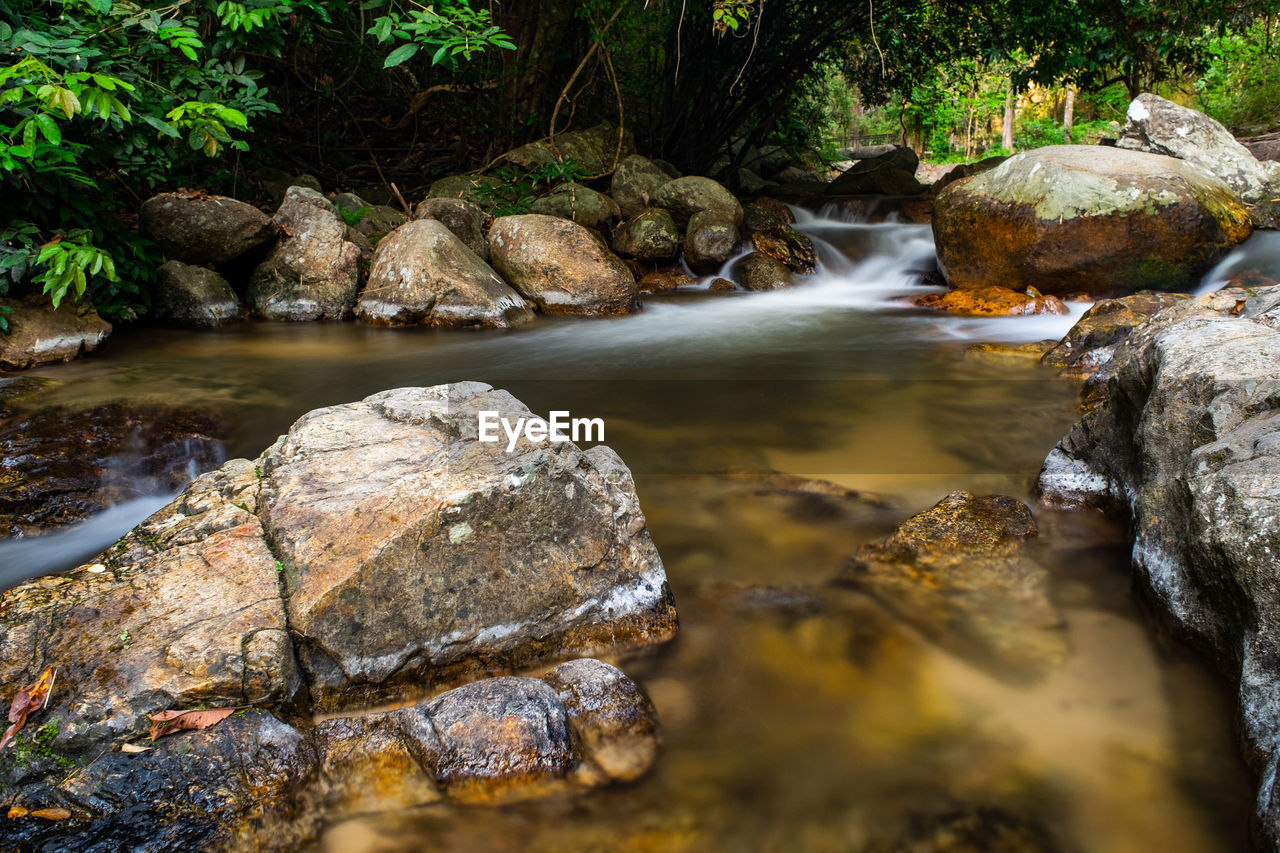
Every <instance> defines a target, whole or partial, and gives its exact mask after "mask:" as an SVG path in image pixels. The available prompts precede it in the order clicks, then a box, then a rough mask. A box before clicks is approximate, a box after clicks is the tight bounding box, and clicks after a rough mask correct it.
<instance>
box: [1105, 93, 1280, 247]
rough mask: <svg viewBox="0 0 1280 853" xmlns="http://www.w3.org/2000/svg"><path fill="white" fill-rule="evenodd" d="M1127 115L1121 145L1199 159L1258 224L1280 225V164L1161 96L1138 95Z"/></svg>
mask: <svg viewBox="0 0 1280 853" xmlns="http://www.w3.org/2000/svg"><path fill="white" fill-rule="evenodd" d="M1127 119H1128V121H1127V123H1126V124H1125V127H1124V133H1122V134H1121V135H1120V139H1119V141H1118V142H1117V143H1116V146H1117V147H1119V148H1128V149H1130V150H1133V151H1148V152H1150V153H1152V154H1166V155H1168V156H1170V157H1177V158H1178V159H1179V160H1185V161H1187V162H1188V163H1194V164H1195V165H1197V166H1199V167H1200V168H1201V169H1203V170H1204V171H1206V172H1208V173H1209V174H1210V175H1213V176H1214V177H1215V178H1217V179H1218V180H1220V181H1222V182H1223V183H1224V184H1226V185H1227V186H1228V187H1230V188H1231V189H1232V190H1233V191H1234V192H1235V193H1236V194H1237V195H1239V196H1240V198H1241V199H1242V200H1243V201H1244V202H1245V203H1246V204H1248V205H1249V207H1250V211H1249V212H1250V215H1251V216H1252V217H1253V222H1254V224H1255V225H1257V226H1258V227H1260V228H1276V227H1278V226H1280V199H1277V196H1280V165H1276V164H1269V163H1262V162H1260V161H1259V160H1258V158H1257V157H1255V156H1254V154H1253V152H1252V151H1250V150H1249V149H1248V148H1246V147H1245V146H1243V145H1241V144H1240V143H1239V142H1237V141H1236V138H1235V137H1234V136H1232V135H1231V131H1229V130H1227V129H1226V128H1225V127H1223V126H1222V125H1221V124H1219V123H1218V122H1216V121H1214V120H1213V119H1211V118H1209V117H1208V116H1207V115H1205V114H1204V113H1201V112H1197V111H1196V110H1193V109H1189V108H1187V107H1183V106H1179V105H1178V104H1175V103H1173V102H1172V101H1167V100H1165V99H1164V98H1161V97H1160V96H1159V95H1152V94H1142V95H1139V96H1138V97H1137V98H1135V99H1134V101H1133V102H1132V103H1131V104H1129V111H1128V115H1127Z"/></svg>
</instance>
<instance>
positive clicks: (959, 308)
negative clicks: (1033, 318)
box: [911, 286, 1069, 317]
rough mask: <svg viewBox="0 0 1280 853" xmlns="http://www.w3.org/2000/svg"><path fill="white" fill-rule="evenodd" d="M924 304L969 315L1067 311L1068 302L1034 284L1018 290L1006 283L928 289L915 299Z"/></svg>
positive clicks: (919, 303)
mask: <svg viewBox="0 0 1280 853" xmlns="http://www.w3.org/2000/svg"><path fill="white" fill-rule="evenodd" d="M911 301H912V302H914V303H915V304H916V305H919V306H920V307H921V308H929V309H931V310H933V311H945V312H946V313H948V314H965V315H969V316H978V317H981V316H992V315H995V316H1004V315H1009V314H1067V313H1069V312H1068V310H1067V306H1066V305H1065V304H1064V303H1063V301H1062V300H1061V299H1059V298H1058V297H1056V296H1044V295H1043V294H1041V293H1040V292H1039V291H1037V290H1035V289H1034V288H1029V289H1028V291H1027V292H1026V293H1018V292H1017V291H1015V290H1010V289H1009V288H1007V287H994V286H992V287H975V288H971V289H966V290H951V291H948V292H946V293H926V294H925V295H923V296H917V297H914V298H913V299H912V300H911Z"/></svg>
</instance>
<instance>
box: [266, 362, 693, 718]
mask: <svg viewBox="0 0 1280 853" xmlns="http://www.w3.org/2000/svg"><path fill="white" fill-rule="evenodd" d="M484 410H488V411H497V412H500V413H501V415H502V416H503V417H506V418H508V419H509V420H510V423H512V424H514V423H516V420H517V419H518V418H521V417H525V418H527V417H530V412H529V410H528V409H526V408H525V407H524V406H523V405H522V404H521V403H520V402H519V401H517V400H515V399H514V398H513V397H511V396H510V395H509V394H507V393H506V392H503V391H494V390H492V389H491V388H490V387H489V386H487V385H483V384H481V383H460V384H456V385H442V386H437V387H435V388H427V389H422V388H405V389H399V390H396V391H388V392H384V393H381V394H376V395H374V396H372V397H369V398H367V399H366V400H364V401H362V402H360V403H352V404H348V405H345V406H335V407H332V408H329V409H319V410H317V411H315V412H312V413H310V414H308V415H306V416H305V417H303V418H302V419H301V420H299V421H298V422H297V423H296V424H295V425H294V427H293V429H291V430H290V431H289V434H288V435H287V436H284V437H283V438H282V439H281V440H280V441H279V442H277V444H276V445H275V446H274V447H272V448H271V449H270V450H268V451H267V452H266V453H265V454H264V456H263V460H262V464H261V467H262V470H263V473H264V479H263V483H262V501H263V506H262V513H261V515H262V519H263V523H264V526H265V527H266V530H267V535H268V537H269V539H270V541H271V542H272V545H273V548H274V551H275V553H276V555H277V556H278V557H279V558H280V560H281V561H282V563H283V567H284V574H283V576H284V582H285V585H286V587H287V589H288V609H289V624H290V627H291V629H292V630H293V632H294V636H295V637H296V638H297V640H298V651H299V656H300V659H301V662H302V666H303V669H304V671H305V672H306V673H307V676H308V681H309V682H310V685H311V697H312V700H313V702H315V703H316V705H317V706H318V707H321V708H335V707H340V706H343V705H346V704H349V703H360V702H368V701H373V700H374V699H375V698H379V699H381V698H386V696H387V695H389V694H392V693H395V692H398V691H413V690H420V689H422V688H423V687H424V686H425V685H428V684H431V683H438V682H441V681H447V680H450V679H452V678H456V677H458V676H461V675H463V674H466V673H470V672H474V671H477V670H479V671H483V669H484V668H485V667H487V666H500V667H505V668H511V667H516V666H523V665H526V664H530V663H532V662H534V661H536V660H538V659H540V658H543V657H546V656H547V655H559V656H563V655H567V654H574V653H590V652H592V651H594V650H597V649H603V648H607V647H613V646H618V647H625V646H632V645H643V644H646V643H652V642H656V641H660V640H665V639H667V638H668V637H669V636H670V635H671V634H672V632H673V631H674V630H675V610H674V608H673V607H672V605H671V599H670V593H669V591H668V590H667V587H666V576H665V574H664V572H663V568H662V561H661V560H660V559H659V557H658V553H657V550H656V549H655V548H654V546H653V543H652V541H651V540H650V539H649V534H648V532H647V530H646V529H645V522H644V516H643V514H641V512H640V507H639V504H638V503H637V501H636V497H635V491H634V487H633V486H632V484H631V477H630V473H629V472H628V471H627V469H626V467H625V466H624V465H623V464H622V462H621V460H619V459H618V457H617V455H616V454H615V453H613V451H611V450H609V449H608V448H607V447H603V446H597V447H594V448H592V449H590V450H587V451H581V450H579V449H578V448H577V447H576V446H575V445H574V444H572V443H571V442H564V443H549V444H546V445H542V444H536V443H533V442H531V441H530V440H528V439H527V438H521V439H520V440H519V441H518V442H517V443H516V446H515V447H514V449H513V451H512V452H510V453H509V452H507V451H506V439H505V438H503V439H502V440H501V441H500V442H498V443H485V442H481V441H479V440H478V439H477V420H478V416H479V412H481V411H484ZM388 601H394V602H396V607H395V608H393V609H388V608H387V606H386V602H388Z"/></svg>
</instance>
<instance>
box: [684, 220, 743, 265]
mask: <svg viewBox="0 0 1280 853" xmlns="http://www.w3.org/2000/svg"><path fill="white" fill-rule="evenodd" d="M739 239H740V235H739V234H738V228H737V226H736V225H734V224H733V220H732V219H731V218H730V217H729V216H727V215H726V214H724V213H721V212H719V211H714V210H699V211H698V212H697V213H695V214H694V215H693V216H691V217H689V227H688V229H687V230H686V231H685V238H684V259H685V260H686V261H688V263H689V268H690V269H692V270H693V271H694V272H697V273H703V274H707V273H713V272H716V271H718V270H719V269H720V268H721V267H722V266H724V265H725V262H727V261H728V260H729V259H730V258H731V257H733V253H734V250H736V249H737V247H738V240H739Z"/></svg>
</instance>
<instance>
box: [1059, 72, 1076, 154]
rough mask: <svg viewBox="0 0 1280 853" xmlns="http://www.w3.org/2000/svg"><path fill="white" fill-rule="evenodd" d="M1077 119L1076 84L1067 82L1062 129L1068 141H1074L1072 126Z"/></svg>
mask: <svg viewBox="0 0 1280 853" xmlns="http://www.w3.org/2000/svg"><path fill="white" fill-rule="evenodd" d="M1075 119H1076V84H1075V83H1067V94H1066V99H1065V100H1064V102H1063V106H1062V131H1063V133H1064V134H1065V135H1066V137H1067V142H1068V143H1070V142H1071V141H1072V139H1071V128H1072V125H1073V124H1074V123H1075Z"/></svg>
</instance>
